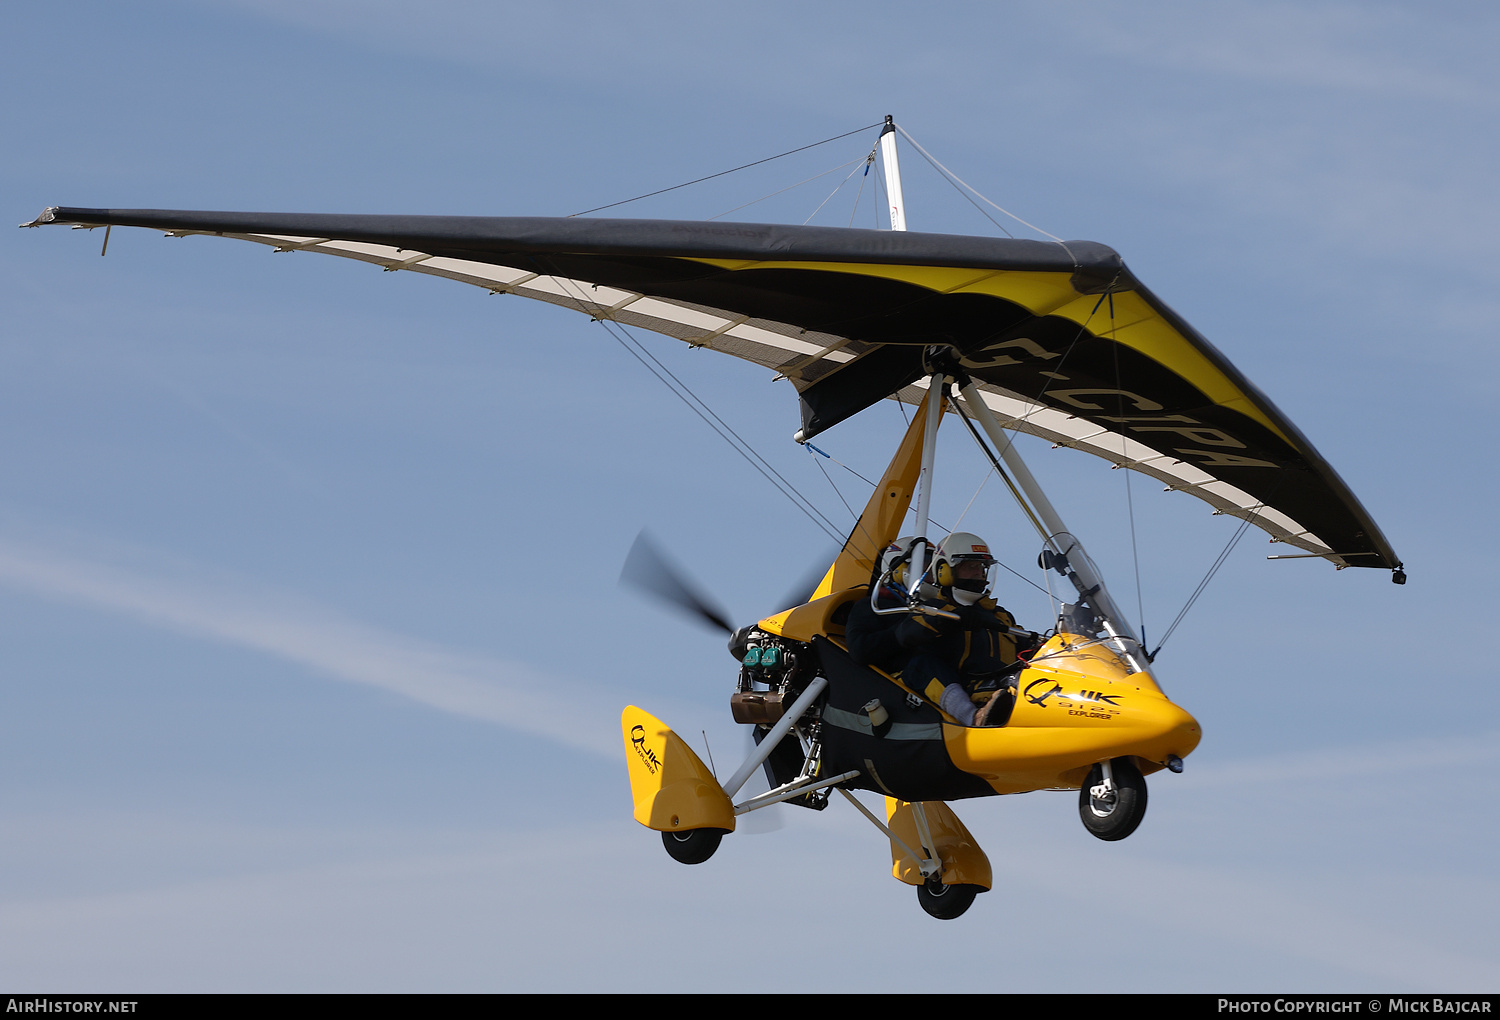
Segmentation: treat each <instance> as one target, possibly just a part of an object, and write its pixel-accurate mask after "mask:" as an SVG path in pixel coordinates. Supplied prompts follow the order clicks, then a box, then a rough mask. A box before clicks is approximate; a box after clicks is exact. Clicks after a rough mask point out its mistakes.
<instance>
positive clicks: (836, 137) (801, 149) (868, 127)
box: [566, 121, 916, 219]
mask: <svg viewBox="0 0 1500 1020" xmlns="http://www.w3.org/2000/svg"><path fill="white" fill-rule="evenodd" d="M883 125H884V122H883V121H881V122H877V123H874V124H866V125H865V126H864V127H862V128H855V129H854V130H853V131H845V132H844V133H843V134H841V135H834V136H833V137H832V138H825V139H823V140H822V141H821V142H813V143H812V144H811V145H803V146H799V147H798V148H795V149H788V150H787V151H786V152H780V153H777V154H776V155H774V156H767V157H766V158H765V159H757V160H756V161H755V162H753V163H746V164H745V165H744V166H737V167H735V168H734V169H733V170H720V171H719V172H718V173H716V174H709V175H708V176H707V177H699V178H698V179H697V180H695V181H684V182H683V183H682V184H674V185H672V186H671V187H670V188H660V189H658V190H656V191H648V192H646V193H645V194H644V195H637V196H635V197H634V198H626V199H621V200H620V201H618V202H611V203H609V204H608V205H596V206H594V208H592V209H585V210H583V212H576V213H569V214H568V216H567V217H566V218H567V219H572V218H573V217H575V216H587V215H588V214H589V213H596V212H600V211H602V210H604V209H613V208H614V207H615V206H617V205H628V204H629V203H631V202H639V201H640V200H641V199H643V198H651V197H653V196H655V195H665V194H666V193H667V192H669V191H676V190H678V189H679V188H687V187H691V186H692V185H694V184H702V183H703V182H704V181H711V180H713V179H714V178H715V177H723V176H725V175H726V174H732V173H738V172H739V171H741V170H748V169H750V168H751V167H752V166H760V165H761V164H762V163H769V162H771V161H772V160H773V159H780V158H781V157H783V156H790V155H792V154H794V153H798V152H805V151H806V150H808V149H816V148H817V147H818V146H820V145H827V144H828V143H829V142H836V141H838V140H839V139H840V138H848V137H849V136H850V135H857V134H859V133H861V132H863V131H870V130H872V129H874V128H878V127H882V126H883ZM902 133H903V134H904V133H905V132H902ZM912 144H914V145H915V144H916V143H915V142H913V143H912Z"/></svg>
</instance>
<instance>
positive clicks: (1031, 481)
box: [880, 114, 1155, 680]
mask: <svg viewBox="0 0 1500 1020" xmlns="http://www.w3.org/2000/svg"><path fill="white" fill-rule="evenodd" d="M880 157H881V163H882V166H883V167H884V169H885V186H886V193H887V195H888V197H889V198H890V213H891V229H892V230H905V229H906V203H905V200H904V199H903V197H902V194H901V164H900V161H899V160H898V159H897V156H896V122H895V119H894V118H893V117H892V116H891V115H890V114H886V117H885V127H884V129H882V130H881V132H880ZM955 353H956V352H955ZM956 367H957V366H955V368H956ZM933 369H934V370H933V371H932V372H931V374H930V375H929V377H928V391H927V423H926V433H925V435H924V436H923V442H922V469H921V470H922V473H921V481H920V485H919V489H918V496H917V535H918V537H921V538H924V539H925V537H926V533H927V508H928V505H929V503H930V501H931V498H932V471H933V461H934V457H935V453H936V446H937V443H936V439H937V435H936V433H937V426H938V421H939V419H940V418H941V417H942V414H943V409H944V404H945V401H944V400H943V397H945V396H946V395H947V390H948V385H949V383H950V382H951V381H957V382H958V384H959V386H960V394H961V395H962V397H963V401H964V406H965V407H967V408H968V410H969V413H970V415H971V416H972V417H974V418H976V419H978V421H979V424H980V427H981V428H983V429H984V430H985V432H987V433H988V434H989V437H990V441H991V442H992V443H994V444H995V450H996V452H997V453H998V454H999V455H1000V457H1001V459H1002V460H1004V461H1005V465H1006V467H1008V468H1010V470H1011V474H1012V475H1014V477H1015V479H1016V483H1017V485H1019V486H1020V488H1021V490H1022V492H1016V493H1015V497H1016V500H1017V502H1019V503H1020V504H1021V509H1022V510H1023V511H1024V512H1025V513H1026V514H1027V516H1029V517H1030V518H1031V519H1032V521H1034V522H1036V523H1037V524H1038V525H1039V528H1038V530H1039V531H1041V532H1042V541H1043V542H1045V543H1046V545H1047V547H1048V548H1049V549H1050V550H1051V551H1052V553H1053V555H1054V556H1055V557H1056V559H1054V560H1053V561H1052V562H1053V563H1054V564H1058V566H1057V568H1056V569H1058V570H1059V572H1060V573H1064V574H1066V575H1067V576H1068V577H1070V579H1071V580H1072V581H1073V583H1074V585H1075V586H1076V587H1077V588H1078V594H1079V601H1080V602H1087V603H1088V604H1089V605H1091V606H1092V607H1093V608H1094V610H1095V612H1097V613H1098V615H1099V619H1100V622H1101V623H1102V624H1103V627H1104V632H1105V633H1106V634H1107V635H1109V641H1108V643H1109V644H1110V646H1111V647H1113V648H1114V649H1115V651H1116V652H1118V653H1119V654H1120V655H1121V656H1122V657H1123V658H1124V659H1125V661H1126V663H1127V664H1128V665H1129V668H1130V671H1131V672H1134V673H1145V674H1146V675H1147V676H1151V677H1152V680H1155V677H1154V676H1152V674H1151V664H1150V661H1149V660H1148V659H1147V658H1146V654H1145V649H1144V648H1143V647H1142V645H1141V642H1140V639H1139V638H1138V637H1137V636H1136V634H1135V630H1134V628H1132V627H1131V626H1130V624H1129V623H1128V622H1127V621H1126V618H1125V614H1124V613H1121V612H1120V609H1119V607H1118V606H1116V605H1115V601H1114V599H1112V598H1111V597H1110V595H1109V590H1108V589H1107V588H1106V587H1105V586H1104V578H1102V577H1100V576H1099V573H1098V570H1097V569H1096V568H1095V567H1094V565H1093V561H1092V560H1091V559H1090V558H1089V555H1088V553H1087V552H1086V551H1084V549H1083V546H1082V543H1080V542H1079V541H1078V539H1077V538H1076V537H1074V536H1073V534H1072V533H1071V532H1069V531H1068V527H1067V525H1066V524H1064V523H1063V519H1062V517H1061V516H1060V515H1059V514H1058V512H1057V510H1056V508H1054V507H1053V505H1052V501H1051V500H1050V499H1048V498H1047V494H1046V493H1045V492H1044V491H1042V487H1041V486H1040V485H1039V484H1037V481H1036V478H1035V476H1033V475H1032V473H1031V470H1030V469H1029V468H1028V467H1027V466H1026V462H1025V461H1024V460H1022V459H1021V455H1020V453H1018V452H1017V451H1016V448H1015V443H1014V442H1013V441H1012V439H1011V437H1010V436H1009V435H1008V434H1007V433H1006V432H1004V430H1003V429H1002V428H1001V426H1000V423H999V422H998V421H997V420H996V419H995V416H994V414H993V413H992V412H991V411H990V409H989V407H988V406H987V405H986V404H985V403H984V400H983V398H981V397H980V395H979V391H978V388H977V387H976V386H975V385H974V383H973V382H972V381H971V380H969V379H968V378H967V377H966V376H965V375H964V374H963V372H962V369H958V375H957V377H956V379H955V377H953V376H950V375H949V374H946V373H944V372H943V371H942V370H941V369H939V368H937V367H936V366H933ZM1023 493H1024V496H1023ZM1028 502H1029V503H1030V504H1031V505H1030V506H1028V505H1027V503H1028ZM1070 539H1071V541H1069V540H1070ZM926 552H927V550H926V549H925V548H924V547H923V545H922V543H918V544H917V546H916V547H915V548H913V550H912V573H913V575H914V576H915V577H916V578H918V579H920V578H921V576H922V573H923V571H924V569H925V567H926V562H925V561H926V559H927V557H926ZM1070 554H1071V555H1070ZM913 590H915V589H913Z"/></svg>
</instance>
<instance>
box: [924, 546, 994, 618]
mask: <svg viewBox="0 0 1500 1020" xmlns="http://www.w3.org/2000/svg"><path fill="white" fill-rule="evenodd" d="M965 564H979V566H980V569H979V570H978V571H975V570H974V569H973V568H972V567H969V568H968V569H964V565H965ZM994 566H995V557H993V556H991V555H990V547H989V545H988V543H986V542H985V540H984V539H982V538H980V537H979V536H978V535H975V534H971V533H970V532H967V531H955V532H953V534H951V535H949V536H948V537H947V538H945V539H943V540H942V541H941V542H939V543H938V547H937V555H936V557H934V559H933V563H932V577H933V579H934V580H935V581H937V584H938V587H939V588H947V589H949V590H950V591H952V592H953V601H955V602H957V603H958V604H959V605H961V606H972V605H973V604H974V603H976V602H978V601H979V600H980V599H982V598H984V596H985V595H986V594H988V593H989V590H990V571H991V569H992V568H993V567H994ZM961 575H962V576H961Z"/></svg>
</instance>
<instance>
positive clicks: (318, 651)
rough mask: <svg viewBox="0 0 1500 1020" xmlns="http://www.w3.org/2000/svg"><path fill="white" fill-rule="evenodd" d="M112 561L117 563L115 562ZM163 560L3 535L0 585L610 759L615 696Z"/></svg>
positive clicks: (615, 747) (613, 745) (614, 745)
mask: <svg viewBox="0 0 1500 1020" xmlns="http://www.w3.org/2000/svg"><path fill="white" fill-rule="evenodd" d="M118 558H124V557H123V556H122V557H118ZM203 574H204V572H203V571H201V570H196V571H195V570H192V569H191V568H182V567H177V568H173V567H170V566H167V565H165V564H164V563H163V562H157V563H156V564H154V565H151V566H141V565H137V564H131V565H129V566H125V565H121V564H120V563H118V562H112V561H109V560H106V559H104V558H100V557H95V556H87V557H85V556H79V555H76V554H71V555H70V554H63V553H58V552H56V551H54V550H52V549H48V548H45V547H42V546H39V545H35V544H29V543H21V542H15V541H6V540H3V539H0V584H5V585H8V586H10V587H13V588H19V589H22V590H25V591H30V592H34V593H38V594H42V595H46V596H50V597H52V598H57V599H62V600H65V601H67V602H71V603H74V604H77V605H82V606H87V607H90V608H92V609H96V610H102V611H105V612H110V613H116V614H120V615H123V616H127V617H130V618H133V619H135V620H138V621H140V622H142V623H144V624H147V625H150V626H154V627H161V628H166V629H170V630H173V631H176V632H178V633H181V634H186V635H189V636H191V637H195V638H200V639H205V640H210V641H218V642H223V643H225V644H230V645H236V646H239V647H242V648H250V649H254V650H255V651H258V652H263V653H265V654H267V655H272V656H275V657H277V658H279V659H283V660H286V661H289V662H293V663H296V664H298V665H300V666H303V667H306V668H307V669H309V670H312V671H313V672H315V673H318V674H320V675H322V676H326V677H331V678H333V679H336V680H341V681H345V682H347V683H354V684H363V685H367V686H370V687H375V688H379V689H381V690H384V691H388V692H390V693H392V694H398V695H401V696H402V697H406V698H410V699H411V700H412V701H415V702H419V703H421V704H423V705H428V706H430V707H432V708H437V709H440V710H442V711H444V712H451V713H453V714H454V715H460V716H465V717H467V718H471V719H481V720H484V721H486V722H492V723H497V724H499V725H501V726H505V727H508V728H511V729H517V730H524V731H528V732H531V733H535V734H537V735H539V736H543V737H547V738H549V739H551V740H555V741H557V742H558V743H560V744H563V745H566V746H568V747H572V748H576V749H579V750H584V751H589V752H593V753H596V754H601V755H608V756H611V757H612V756H614V755H617V754H618V753H619V752H618V745H617V743H616V741H617V739H618V738H617V736H616V734H617V732H618V730H617V728H616V727H617V726H618V717H617V716H616V715H615V714H614V712H615V707H616V700H617V699H615V698H608V697H595V696H591V695H592V694H593V693H595V692H590V691H584V690H580V689H579V687H578V685H576V684H573V683H571V682H570V683H568V684H567V685H566V687H564V685H563V684H561V683H559V682H558V681H556V680H555V679H553V678H551V677H548V676H546V675H544V674H542V673H541V672H539V671H537V670H536V669H534V668H532V667H529V666H526V665H524V664H520V663H514V662H505V661H501V660H496V659H491V658H486V657H483V656H477V655H465V654H461V653H456V652H453V651H449V650H446V649H443V648H440V647H437V646H434V645H430V644H427V643H424V642H422V641H420V640H418V639H414V638H410V637H406V636H403V635H399V634H392V633H390V632H388V631H384V630H380V629H378V628H375V627H371V626H369V625H367V624H363V623H360V622H358V621H355V620H352V619H350V618H348V617H346V616H344V615H342V614H340V613H338V612H336V611H334V610H332V609H329V608H328V607H326V606H322V605H318V604H317V603H314V602H311V601H310V600H307V599H305V598H302V597H300V596H297V595H293V594H289V593H286V592H279V591H275V590H271V589H267V588H263V587H259V586H256V585H254V584H251V583H248V582H245V581H243V580H239V579H224V578H212V579H206V578H205V577H204V576H203Z"/></svg>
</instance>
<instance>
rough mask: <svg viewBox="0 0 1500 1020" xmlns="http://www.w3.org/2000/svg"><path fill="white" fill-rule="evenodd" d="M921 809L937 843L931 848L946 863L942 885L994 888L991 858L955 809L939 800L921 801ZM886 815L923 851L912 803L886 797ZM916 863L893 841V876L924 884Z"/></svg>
mask: <svg viewBox="0 0 1500 1020" xmlns="http://www.w3.org/2000/svg"><path fill="white" fill-rule="evenodd" d="M922 810H923V812H924V813H925V814H926V815H927V831H928V832H930V833H932V841H933V842H934V843H936V844H937V846H934V847H930V848H929V849H931V850H932V851H933V852H934V853H935V854H937V855H938V859H939V860H940V861H942V864H943V884H944V885H977V886H979V887H981V888H984V889H989V888H992V887H993V886H994V873H993V871H992V870H991V869H990V859H989V858H988V857H986V856H985V853H984V851H983V850H981V849H980V848H979V841H978V840H976V839H975V838H974V837H973V836H971V835H970V834H969V830H968V829H967V828H965V827H964V823H963V822H961V821H959V820H958V815H956V814H954V813H953V809H952V808H951V807H949V806H948V805H947V804H945V803H943V802H942V801H940V800H928V801H923V802H922ZM885 818H886V824H887V825H888V826H890V829H891V831H892V832H894V833H895V834H896V835H897V836H899V837H900V838H901V841H902V842H904V843H905V844H906V845H907V846H909V847H911V848H912V849H913V850H915V851H916V852H917V853H921V852H922V837H921V836H919V835H918V834H917V822H916V819H915V818H913V817H912V810H911V805H910V804H908V803H907V802H906V801H904V800H897V799H896V798H894V797H887V798H886V799H885ZM917 863H918V862H916V861H914V860H912V859H911V857H910V856H909V855H908V854H907V853H906V852H905V851H904V850H902V849H901V847H900V846H898V845H897V844H896V842H895V841H894V840H892V841H891V874H892V875H894V876H895V877H896V878H897V879H898V880H900V881H902V882H905V883H906V884H907V885H921V884H922V883H923V882H924V881H926V880H925V879H924V878H922V872H921V869H920V868H918V866H917Z"/></svg>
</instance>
